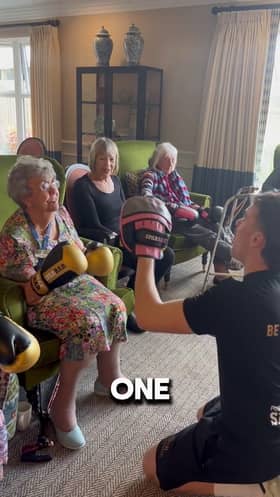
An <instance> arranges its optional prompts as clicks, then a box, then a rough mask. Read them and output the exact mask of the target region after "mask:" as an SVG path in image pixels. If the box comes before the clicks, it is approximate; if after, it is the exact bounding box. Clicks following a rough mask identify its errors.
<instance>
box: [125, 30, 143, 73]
mask: <svg viewBox="0 0 280 497" xmlns="http://www.w3.org/2000/svg"><path fill="white" fill-rule="evenodd" d="M123 46H124V52H125V55H126V62H127V64H128V65H129V66H135V65H137V64H139V61H140V57H141V55H142V51H143V47H144V39H143V37H142V35H141V32H140V30H139V28H137V26H135V24H131V26H129V29H128V32H127V33H126V35H125V37H124V42H123Z"/></svg>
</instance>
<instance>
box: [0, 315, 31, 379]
mask: <svg viewBox="0 0 280 497" xmlns="http://www.w3.org/2000/svg"><path fill="white" fill-rule="evenodd" d="M39 357H40V346H39V343H38V341H37V340H36V338H35V337H34V336H33V335H31V333H29V332H28V331H27V330H25V329H24V328H22V327H21V326H19V325H18V324H17V323H15V322H14V321H12V319H10V318H8V317H7V316H4V315H3V314H2V313H0V369H3V371H5V372H6V373H22V372H23V371H26V370H27V369H30V368H31V367H32V366H33V365H34V364H35V363H36V362H37V361H38V359H39Z"/></svg>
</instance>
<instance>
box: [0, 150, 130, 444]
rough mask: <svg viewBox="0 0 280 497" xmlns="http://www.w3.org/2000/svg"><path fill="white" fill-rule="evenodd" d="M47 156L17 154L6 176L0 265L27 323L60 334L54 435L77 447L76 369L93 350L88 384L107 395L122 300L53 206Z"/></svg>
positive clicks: (114, 372) (114, 369)
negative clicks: (98, 275) (7, 204)
mask: <svg viewBox="0 0 280 497" xmlns="http://www.w3.org/2000/svg"><path fill="white" fill-rule="evenodd" d="M58 188H59V183H58V181H57V179H56V176H55V172H54V169H53V167H52V164H51V163H50V162H49V161H47V160H44V159H37V158H33V157H30V156H22V157H19V158H18V160H17V162H16V164H15V165H14V166H13V167H12V169H11V171H10V174H9V179H8V192H9V195H10V197H11V198H12V199H13V200H14V201H15V202H16V203H17V204H18V205H19V209H18V210H17V211H16V212H15V213H14V214H13V215H12V216H11V217H10V218H9V219H8V221H7V222H6V224H5V225H4V227H3V229H2V232H1V234H0V273H1V274H2V275H3V276H5V277H7V278H10V279H13V280H15V281H18V282H21V283H22V285H23V287H24V291H25V297H26V301H27V304H28V310H27V317H28V324H29V325H30V326H32V327H36V328H38V329H51V330H52V331H53V332H54V333H55V334H56V335H57V336H58V337H59V338H60V340H61V349H60V357H61V366H60V382H59V387H58V390H57V393H56V396H55V398H54V401H53V404H52V407H51V412H50V415H51V418H52V420H53V423H54V426H55V429H56V435H57V439H58V441H59V442H60V443H61V445H63V446H64V447H66V448H69V449H79V448H81V447H83V446H84V445H85V439H84V436H83V434H82V431H81V430H80V428H79V426H78V424H77V418H76V388H77V384H78V380H79V378H80V374H81V372H82V370H83V369H84V368H85V367H87V366H88V364H89V362H90V359H91V358H93V357H94V356H97V365H98V378H97V380H96V381H95V385H94V391H95V393H96V394H97V395H98V394H99V395H108V394H109V391H110V385H111V383H112V381H113V380H114V379H116V378H117V377H119V376H121V371H120V346H121V342H124V341H126V309H125V306H124V303H123V302H122V301H121V300H120V299H119V298H118V297H117V296H116V295H114V294H113V293H112V292H111V291H109V290H108V289H107V288H105V287H104V286H103V285H102V284H101V283H100V282H99V281H98V280H96V279H95V278H94V277H93V276H90V275H89V274H87V273H85V272H84V271H85V269H87V265H88V261H87V260H86V259H85V256H84V254H83V252H84V251H85V248H84V246H83V243H82V241H81V240H80V238H79V237H78V235H77V232H76V230H75V228H74V225H73V223H72V220H71V218H70V217H69V214H68V213H67V211H66V209H65V208H64V207H62V206H59V201H58V199H59V191H58Z"/></svg>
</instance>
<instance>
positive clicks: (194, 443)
mask: <svg viewBox="0 0 280 497" xmlns="http://www.w3.org/2000/svg"><path fill="white" fill-rule="evenodd" d="M219 413H220V401H219V398H215V399H213V400H211V401H210V402H208V404H206V406H205V409H204V413H203V418H201V420H200V421H199V423H195V424H193V425H190V426H188V427H187V428H185V429H184V430H182V431H180V432H178V433H176V434H175V435H171V436H170V437H167V438H165V439H163V440H162V441H161V442H160V443H159V445H158V447H157V452H156V473H157V477H158V480H159V483H160V487H161V488H162V489H163V490H171V489H174V488H178V487H180V486H181V485H184V484H186V483H189V482H192V481H199V482H212V483H214V482H217V480H216V478H217V475H216V474H215V472H214V474H213V475H211V472H209V469H208V464H207V463H208V461H209V460H211V459H212V458H213V455H214V454H215V451H216V447H217V442H218V438H219V433H218V424H219V423H218V422H217V421H218V418H219ZM198 427H199V428H198ZM222 480H223V478H222Z"/></svg>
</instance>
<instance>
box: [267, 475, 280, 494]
mask: <svg viewBox="0 0 280 497" xmlns="http://www.w3.org/2000/svg"><path fill="white" fill-rule="evenodd" d="M263 486H264V488H265V497H279V496H280V475H279V476H276V478H273V479H272V480H269V481H265V482H264V483H263Z"/></svg>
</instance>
